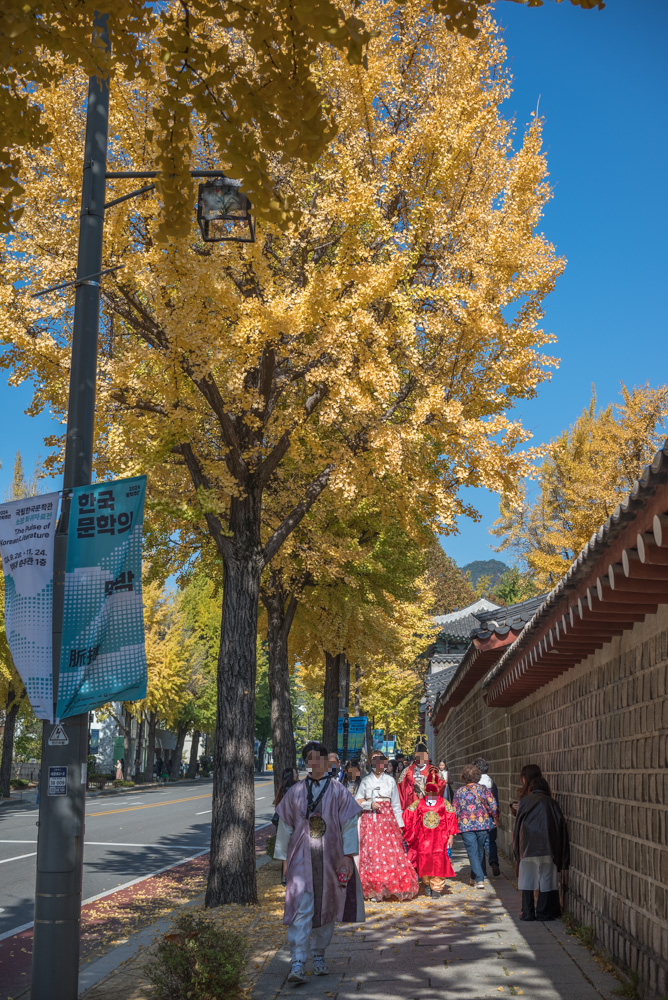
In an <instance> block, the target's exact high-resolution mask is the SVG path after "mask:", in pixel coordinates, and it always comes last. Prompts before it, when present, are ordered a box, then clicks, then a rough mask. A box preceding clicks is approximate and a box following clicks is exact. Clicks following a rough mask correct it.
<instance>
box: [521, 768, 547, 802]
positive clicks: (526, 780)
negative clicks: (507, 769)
mask: <svg viewBox="0 0 668 1000" xmlns="http://www.w3.org/2000/svg"><path fill="white" fill-rule="evenodd" d="M542 777H543V772H542V771H541V769H540V768H539V766H538V764H525V765H524V767H523V768H522V770H521V771H520V778H521V779H522V787H521V788H519V789H518V793H517V794H518V798H520V799H523V798H524V796H525V795H528V794H529V792H530V791H531V782H532V781H535V780H536V778H542Z"/></svg>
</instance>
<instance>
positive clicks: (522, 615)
mask: <svg viewBox="0 0 668 1000" xmlns="http://www.w3.org/2000/svg"><path fill="white" fill-rule="evenodd" d="M544 602H545V594H540V595H539V596H538V597H530V598H529V599H528V600H527V601H520V602H519V603H518V604H512V605H510V606H509V607H507V608H497V609H496V610H495V611H484V612H480V613H479V614H477V615H476V618H477V619H478V622H479V623H480V625H479V628H478V629H477V630H476V632H475V635H476V636H478V638H481V639H482V638H487V636H488V635H490V634H491V633H492V632H496V634H497V635H506V634H507V633H508V631H509V629H512V630H513V631H514V632H517V631H519V630H521V629H523V628H524V626H525V625H526V623H527V622H529V621H531V619H532V618H533V616H534V615H535V613H536V611H537V610H538V609H539V608H540V607H541V606H542V604H543V603H544Z"/></svg>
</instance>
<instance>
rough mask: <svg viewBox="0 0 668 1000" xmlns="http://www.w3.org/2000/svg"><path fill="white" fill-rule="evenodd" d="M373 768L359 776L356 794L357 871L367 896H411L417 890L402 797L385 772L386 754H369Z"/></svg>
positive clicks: (376, 898)
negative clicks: (404, 830) (406, 843)
mask: <svg viewBox="0 0 668 1000" xmlns="http://www.w3.org/2000/svg"><path fill="white" fill-rule="evenodd" d="M371 761H372V764H373V768H374V770H373V772H372V773H371V774H367V775H366V776H365V777H364V778H362V780H361V782H360V786H359V788H358V789H357V795H356V796H355V797H356V799H357V801H358V803H359V804H360V805H361V807H362V815H361V817H360V860H359V873H360V881H361V882H362V889H363V891H364V895H365V897H366V898H367V899H373V900H381V899H413V897H414V896H417V893H418V880H417V876H416V874H415V869H414V868H413V866H412V865H411V863H410V861H409V860H408V858H407V857H406V851H405V849H404V842H403V836H402V832H401V830H402V828H403V825H404V820H403V816H402V813H401V800H400V799H399V792H398V790H397V783H396V781H395V780H394V778H393V777H392V776H391V775H389V774H386V773H385V771H384V767H385V756H384V754H382V753H381V752H380V751H374V753H373V754H372V755H371Z"/></svg>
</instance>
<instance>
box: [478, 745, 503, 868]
mask: <svg viewBox="0 0 668 1000" xmlns="http://www.w3.org/2000/svg"><path fill="white" fill-rule="evenodd" d="M473 764H474V766H475V767H477V768H479V769H480V772H481V774H480V784H481V785H484V786H485V788H489V790H490V791H491V793H492V795H493V796H494V798H495V800H496V807H497V809H498V808H499V789H498V788H497V787H496V783H495V782H494V781H492V779H491V778H490V776H489V774H488V772H489V764H488V763H487V761H486V760H485V758H484V757H477V758H476V760H474V761H473ZM496 838H497V828H496V827H495V826H494V827H492V829H491V830H488V831H487V840H486V841H485V850H486V851H487V859H488V861H489V864H490V867H491V869H492V875H500V874H501V869H500V868H499V850H498V847H497V844H496Z"/></svg>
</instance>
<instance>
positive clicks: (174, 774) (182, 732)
mask: <svg viewBox="0 0 668 1000" xmlns="http://www.w3.org/2000/svg"><path fill="white" fill-rule="evenodd" d="M189 728H190V727H189V726H188V724H186V725H185V726H179V727H178V729H177V730H176V747H175V749H174V753H173V755H172V770H171V774H170V775H169V780H170V781H178V780H179V771H180V770H181V762H182V761H183V744H184V743H185V741H186V736H187V735H188V729H189Z"/></svg>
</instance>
